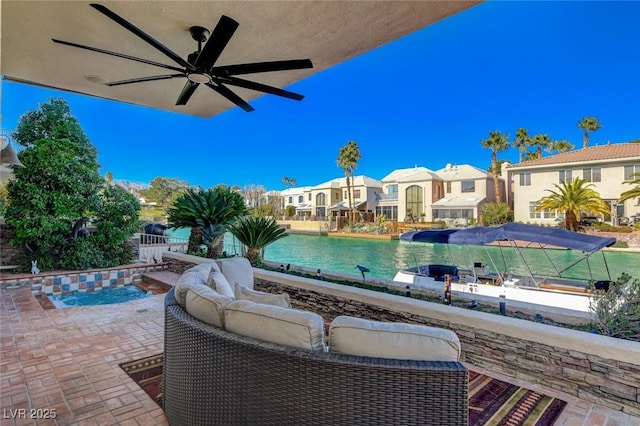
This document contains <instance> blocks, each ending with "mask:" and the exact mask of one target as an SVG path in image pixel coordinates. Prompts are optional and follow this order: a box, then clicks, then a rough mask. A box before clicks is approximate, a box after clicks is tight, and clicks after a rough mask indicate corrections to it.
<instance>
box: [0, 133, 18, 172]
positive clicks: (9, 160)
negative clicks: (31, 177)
mask: <svg viewBox="0 0 640 426" xmlns="http://www.w3.org/2000/svg"><path fill="white" fill-rule="evenodd" d="M0 145H1V146H2V151H1V152H0V164H1V165H3V166H9V167H24V164H22V163H21V162H20V159H19V158H18V155H17V154H16V152H15V151H14V150H13V148H12V147H11V139H9V136H7V135H0Z"/></svg>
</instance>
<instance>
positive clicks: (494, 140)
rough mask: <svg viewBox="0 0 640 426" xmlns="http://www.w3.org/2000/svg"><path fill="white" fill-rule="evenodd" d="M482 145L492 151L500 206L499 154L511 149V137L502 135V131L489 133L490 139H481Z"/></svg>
mask: <svg viewBox="0 0 640 426" xmlns="http://www.w3.org/2000/svg"><path fill="white" fill-rule="evenodd" d="M480 143H481V144H482V146H483V147H484V148H487V149H490V150H491V173H493V186H494V188H495V191H496V203H498V204H500V203H501V202H502V201H501V197H500V181H499V180H498V175H499V172H500V170H499V169H498V152H500V151H504V150H506V149H507V148H509V135H508V134H502V133H500V130H495V131H493V132H489V138H488V139H481V140H480Z"/></svg>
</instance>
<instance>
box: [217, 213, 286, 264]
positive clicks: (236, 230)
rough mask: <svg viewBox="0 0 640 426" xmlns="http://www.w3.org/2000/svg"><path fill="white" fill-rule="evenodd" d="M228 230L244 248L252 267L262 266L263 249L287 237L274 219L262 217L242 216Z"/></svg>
mask: <svg viewBox="0 0 640 426" xmlns="http://www.w3.org/2000/svg"><path fill="white" fill-rule="evenodd" d="M228 230H229V232H231V233H232V234H233V235H234V236H235V237H236V238H237V239H238V241H240V243H241V244H242V245H244V246H245V247H246V249H247V252H246V257H247V259H249V261H250V262H251V264H252V265H254V266H260V265H261V264H262V258H263V255H264V249H265V247H267V246H268V245H269V244H271V243H273V242H274V241H277V240H279V239H280V238H284V237H286V236H287V233H286V231H285V229H284V228H283V227H281V226H280V225H278V222H276V220H275V219H273V218H268V217H264V216H260V217H256V216H242V217H240V218H238V220H237V221H235V222H234V223H232V224H231V225H229V227H228Z"/></svg>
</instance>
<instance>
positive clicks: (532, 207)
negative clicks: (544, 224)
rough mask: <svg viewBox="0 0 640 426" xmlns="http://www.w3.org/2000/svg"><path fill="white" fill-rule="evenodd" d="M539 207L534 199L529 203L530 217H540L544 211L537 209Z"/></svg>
mask: <svg viewBox="0 0 640 426" xmlns="http://www.w3.org/2000/svg"><path fill="white" fill-rule="evenodd" d="M537 208H538V202H536V201H533V202H530V203H529V219H540V218H541V217H542V212H540V211H536V209H537Z"/></svg>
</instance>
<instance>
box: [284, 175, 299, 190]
mask: <svg viewBox="0 0 640 426" xmlns="http://www.w3.org/2000/svg"><path fill="white" fill-rule="evenodd" d="M297 183H298V181H297V180H296V178H293V177H289V176H282V184H283V185H284V186H288V187H289V188H293V187H294V186H296V184H297Z"/></svg>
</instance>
